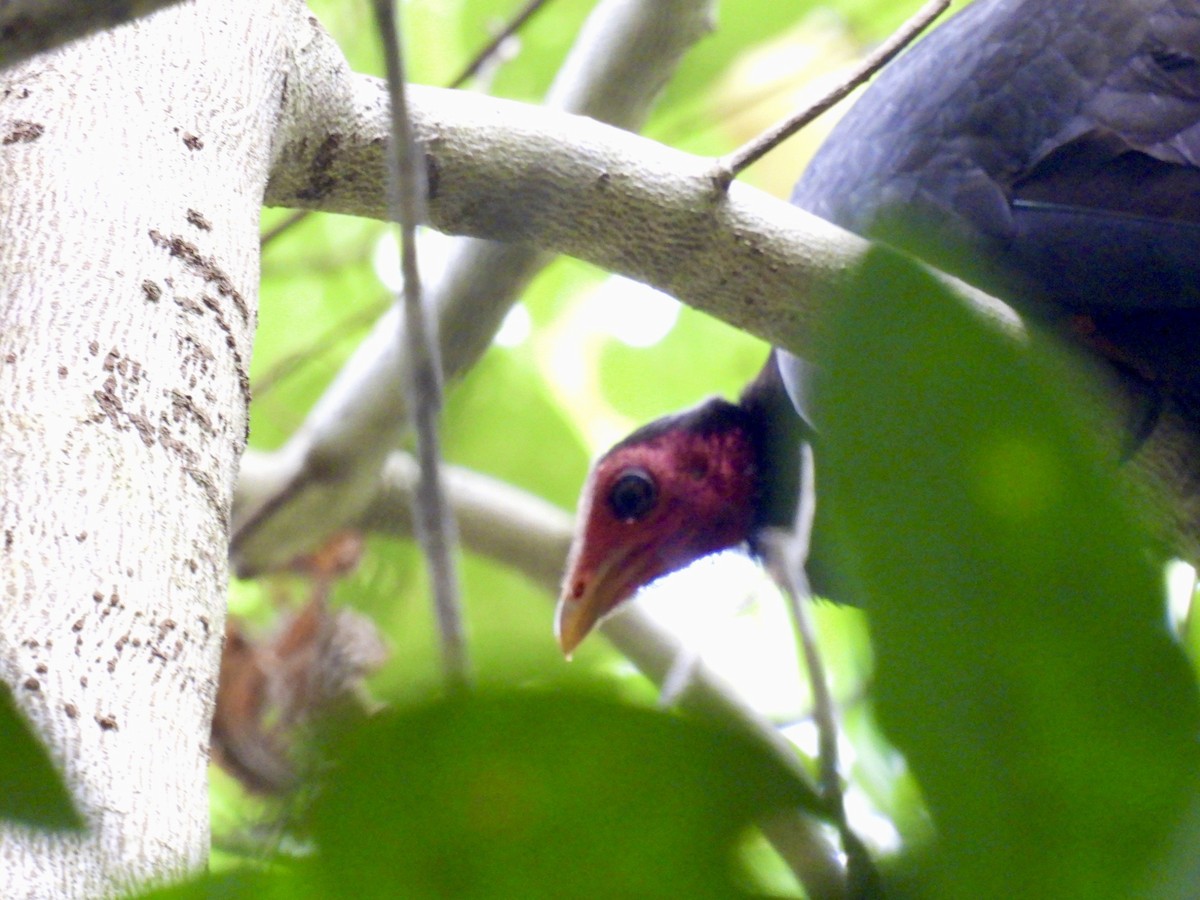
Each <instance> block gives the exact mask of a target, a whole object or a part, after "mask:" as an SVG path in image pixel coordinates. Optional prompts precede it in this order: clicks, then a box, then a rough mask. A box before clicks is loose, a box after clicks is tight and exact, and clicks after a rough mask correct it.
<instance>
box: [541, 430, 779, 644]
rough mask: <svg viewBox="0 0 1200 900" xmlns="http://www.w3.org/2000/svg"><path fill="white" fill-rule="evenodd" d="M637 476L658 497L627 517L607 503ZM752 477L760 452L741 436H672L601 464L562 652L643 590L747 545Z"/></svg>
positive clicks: (565, 600) (589, 488)
mask: <svg viewBox="0 0 1200 900" xmlns="http://www.w3.org/2000/svg"><path fill="white" fill-rule="evenodd" d="M631 471H640V472H644V473H645V474H646V475H647V476H649V478H650V480H651V482H652V483H653V485H654V490H655V499H654V502H653V504H652V505H651V506H650V508H649V509H648V510H647V511H646V512H645V513H644V514H643V515H640V516H638V517H636V518H621V517H619V516H618V514H617V512H616V510H615V509H614V507H613V504H612V503H611V502H610V497H611V494H612V490H613V487H614V485H616V484H617V482H618V481H619V480H620V479H621V478H622V477H623V476H625V475H627V474H628V473H630V472H631ZM755 478H756V472H755V456H754V450H753V448H752V447H751V445H750V441H749V439H748V437H747V435H746V433H745V432H744V431H743V430H741V429H740V428H731V429H728V430H724V431H709V432H697V431H693V430H689V429H686V428H682V427H681V428H672V429H667V430H664V431H661V432H659V433H657V434H655V435H653V437H651V438H649V439H648V440H646V441H642V442H638V443H632V444H622V445H618V446H617V447H616V448H614V449H613V450H611V451H609V453H608V454H606V455H605V456H603V457H601V458H600V459H599V460H598V461H597V463H596V465H595V466H594V468H593V469H592V473H591V475H590V477H589V478H588V480H587V483H586V484H585V485H584V488H583V494H582V496H581V498H580V502H579V513H578V515H579V520H578V521H579V525H578V530H577V531H576V533H575V540H574V542H573V543H572V545H571V553H570V556H569V558H568V561H567V575H566V579H565V580H564V582H563V589H562V593H561V595H560V598H559V604H558V610H557V613H556V616H555V631H556V633H557V635H558V641H559V644H560V646H561V647H562V649H563V652H564V653H565V654H567V655H568V656H569V655H570V654H571V652H572V651H573V650H574V649H575V647H576V646H578V645H579V643H580V641H582V640H583V639H584V637H586V636H587V634H588V633H589V632H590V631H591V630H592V628H593V627H594V626H595V625H596V623H597V622H599V621H600V620H601V619H602V618H604V616H606V615H608V614H609V613H611V612H612V611H613V610H614V609H616V608H617V607H618V606H619V605H620V604H621V603H622V602H624V601H625V600H627V599H629V598H630V597H631V596H633V594H634V593H635V592H636V591H637V590H638V589H639V588H641V587H643V586H645V585H647V584H649V583H650V582H652V581H654V580H655V579H656V578H659V577H661V576H663V575H666V574H668V573H670V572H674V571H676V570H678V569H682V568H683V567H684V566H686V565H688V564H689V563H691V562H693V561H695V560H697V559H699V558H701V557H702V556H707V555H708V554H710V553H715V552H717V551H718V550H724V549H727V548H729V547H735V546H737V545H738V544H740V543H742V542H743V541H745V540H747V538H748V537H749V530H750V523H751V521H752V518H753V508H752V500H753V496H754V490H755Z"/></svg>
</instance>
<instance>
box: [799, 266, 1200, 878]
mask: <svg viewBox="0 0 1200 900" xmlns="http://www.w3.org/2000/svg"><path fill="white" fill-rule="evenodd" d="M830 338H831V340H830V343H829V351H828V357H827V359H826V360H825V363H824V364H825V366H826V367H827V373H828V376H827V383H826V384H825V385H824V389H823V393H822V394H821V415H822V419H821V421H822V423H823V425H824V428H825V431H824V434H823V442H822V444H821V447H820V453H819V464H820V465H822V466H823V468H822V472H824V473H827V474H826V477H825V479H824V482H823V486H824V490H825V492H826V493H824V494H823V495H822V497H823V499H826V500H827V501H828V503H829V504H830V505H831V506H832V508H833V511H834V516H835V520H836V523H837V526H838V533H839V538H840V543H841V547H842V551H843V554H842V555H843V560H842V562H843V564H844V565H845V566H846V567H848V568H849V569H850V571H851V572H852V574H853V576H854V577H855V578H856V580H857V582H858V586H859V589H860V591H861V593H862V595H863V596H864V598H865V604H866V609H867V613H868V618H869V620H870V623H871V633H872V639H873V644H874V647H875V653H876V676H875V684H876V691H875V701H876V703H877V705H878V709H879V716H880V719H881V721H882V724H883V725H884V727H885V729H886V731H887V733H888V735H889V736H890V737H891V738H892V740H893V741H894V742H895V743H896V745H897V746H898V747H899V748H900V749H901V750H902V751H903V752H904V753H905V754H906V756H907V758H908V761H909V764H910V765H911V766H912V768H913V771H914V773H915V774H916V776H917V779H918V781H919V782H920V784H921V786H922V788H923V790H924V793H925V797H926V799H927V801H928V804H929V808H930V811H931V813H932V815H933V818H934V823H935V826H936V828H937V829H938V834H939V839H938V843H937V852H936V855H935V861H936V862H935V868H934V870H933V876H934V877H933V880H932V881H931V882H930V883H929V884H928V885H927V888H928V889H929V890H930V892H931V893H932V894H933V895H935V896H943V897H974V898H984V897H1032V896H1054V897H1058V898H1069V897H1079V898H1101V897H1114V898H1118V897H1130V896H1135V895H1137V894H1138V893H1139V891H1141V890H1145V889H1146V888H1147V887H1150V888H1151V893H1152V895H1156V896H1163V895H1165V894H1164V888H1165V886H1164V885H1163V884H1161V883H1159V882H1156V881H1155V872H1156V868H1157V867H1159V866H1161V864H1162V863H1163V861H1164V856H1165V854H1166V852H1167V850H1168V848H1170V847H1171V844H1172V838H1173V836H1174V835H1175V832H1176V829H1177V828H1178V826H1179V823H1180V821H1181V819H1182V817H1183V815H1184V814H1185V813H1186V812H1187V810H1188V809H1189V807H1190V806H1191V804H1192V803H1194V801H1195V798H1196V796H1197V795H1196V787H1197V782H1196V779H1197V774H1198V772H1200V747H1198V745H1197V743H1196V735H1197V726H1198V725H1200V706H1198V704H1197V692H1196V687H1195V683H1194V677H1193V675H1192V673H1191V672H1190V671H1189V669H1188V665H1187V661H1186V658H1185V656H1184V654H1183V652H1182V650H1181V648H1180V646H1179V645H1178V643H1177V642H1176V641H1175V640H1174V639H1173V637H1172V635H1171V634H1170V633H1169V632H1168V629H1167V625H1166V620H1165V616H1164V598H1163V588H1162V575H1161V569H1160V568H1159V567H1157V566H1155V565H1154V564H1153V562H1152V559H1151V556H1150V555H1149V554H1148V553H1147V552H1146V550H1145V549H1144V548H1146V547H1147V546H1149V545H1150V541H1149V540H1148V538H1147V537H1146V535H1145V534H1144V533H1143V531H1142V530H1141V528H1140V527H1139V523H1138V520H1137V519H1136V517H1135V516H1134V515H1133V514H1132V513H1131V511H1130V510H1129V509H1128V508H1126V506H1125V504H1123V503H1122V502H1121V496H1120V491H1119V490H1118V489H1117V486H1116V481H1115V477H1114V476H1115V472H1114V469H1115V466H1116V461H1115V460H1106V459H1105V458H1104V457H1103V456H1102V455H1101V454H1100V452H1099V451H1098V450H1097V449H1096V447H1095V444H1094V440H1092V438H1093V434H1092V433H1091V432H1089V431H1088V429H1087V428H1086V427H1085V426H1084V424H1083V421H1082V419H1081V417H1080V416H1079V414H1078V410H1077V409H1075V408H1073V407H1072V405H1071V404H1072V401H1073V400H1074V401H1076V402H1077V401H1078V397H1079V392H1072V391H1070V390H1066V391H1064V390H1063V388H1064V387H1066V388H1068V389H1069V388H1071V387H1073V386H1074V387H1077V386H1078V385H1079V384H1080V381H1079V375H1078V373H1075V372H1072V371H1070V370H1069V369H1068V368H1067V366H1066V364H1065V362H1064V361H1063V360H1062V359H1059V358H1058V357H1057V356H1055V355H1053V354H1050V353H1049V352H1048V349H1047V348H1046V347H1044V346H1043V345H1042V344H1041V343H1040V342H1037V341H1035V342H1033V344H1032V346H1030V347H1028V348H1020V347H1018V346H1017V344H1016V343H1015V342H1013V341H1011V340H1010V339H1008V338H1007V337H1006V336H1004V335H1002V334H1000V333H999V332H998V330H997V329H996V328H995V326H994V325H992V324H990V323H985V322H983V321H982V320H981V319H980V318H979V317H977V316H975V315H973V314H972V313H970V312H968V311H967V310H965V309H964V308H962V307H961V306H960V305H958V304H957V303H956V302H955V301H954V300H953V299H952V298H951V297H950V296H949V294H948V293H947V292H946V291H945V289H943V288H942V287H940V286H939V285H938V284H937V283H936V282H935V281H934V280H933V279H932V278H931V277H929V276H928V275H926V274H925V273H923V272H922V271H920V270H918V269H917V268H916V267H914V266H913V265H912V264H911V263H909V262H906V261H904V260H901V259H899V258H898V257H896V256H894V255H891V254H888V253H885V252H882V251H878V252H875V253H873V254H871V256H870V257H869V258H868V260H867V261H866V263H865V264H864V266H863V268H862V270H861V272H860V273H859V274H858V277H857V280H856V283H855V285H854V286H853V288H851V289H850V290H848V291H847V293H846V295H845V296H844V297H842V298H840V304H839V309H838V312H837V314H836V316H835V321H834V322H833V324H832V327H831V329H830Z"/></svg>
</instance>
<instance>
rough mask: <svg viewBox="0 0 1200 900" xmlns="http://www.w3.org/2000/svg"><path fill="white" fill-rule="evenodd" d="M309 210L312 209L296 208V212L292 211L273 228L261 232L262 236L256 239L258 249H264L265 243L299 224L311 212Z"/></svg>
mask: <svg viewBox="0 0 1200 900" xmlns="http://www.w3.org/2000/svg"><path fill="white" fill-rule="evenodd" d="M311 212H312V210H309V209H299V210H296V212H294V213H292V214H291V215H290V216H288V217H287V218H286V219H284V220H283V221H282V222H280V223H279V224H278V225H276V226H275V227H274V228H271V229H269V230H267V231H264V232H263V233H262V237H260V238H259V239H258V246H259V249H260V250H262V249H266V246H267V244H269V243H271V242H272V241H274V240H275V239H276V238H277V237H279V236H280V235H281V234H285V233H286V232H289V231H291V230H292V229H293V228H295V227H296V226H297V225H299V224H300V223H301V222H303V221H304V220H305V219H307V218H308V216H309V213H311Z"/></svg>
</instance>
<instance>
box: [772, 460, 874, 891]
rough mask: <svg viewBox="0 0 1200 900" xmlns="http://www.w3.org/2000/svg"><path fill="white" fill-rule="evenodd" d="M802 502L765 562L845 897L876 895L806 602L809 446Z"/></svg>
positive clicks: (812, 489)
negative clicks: (782, 601)
mask: <svg viewBox="0 0 1200 900" xmlns="http://www.w3.org/2000/svg"><path fill="white" fill-rule="evenodd" d="M799 452H800V484H801V491H800V503H799V506H798V507H797V510H796V518H795V521H794V522H793V524H792V529H791V532H790V533H787V532H784V531H776V532H774V533H771V534H769V535H768V536H767V537H768V539H767V540H766V541H765V542H764V547H765V550H766V553H765V556H764V559H765V561H766V563H767V566H768V569H769V570H770V572H771V575H772V577H773V578H774V580H775V583H776V584H778V585H779V588H780V590H782V591H783V594H784V597H786V598H787V602H788V608H789V610H790V611H791V614H792V621H793V622H794V623H795V627H796V636H797V639H798V640H799V643H800V652H801V655H802V656H803V657H804V664H805V669H806V671H807V673H808V684H809V691H810V692H811V694H812V718H813V722H814V723H815V724H816V726H817V764H818V776H817V785H818V789H819V790H820V793H821V799H822V800H824V801H825V804H826V807H827V810H828V813H829V815H830V818H831V820H832V821H833V823H834V825H835V826H836V827H837V830H838V834H839V836H840V837H841V840H842V850H843V851H844V852H845V854H846V873H847V881H848V885H849V891H848V893H849V896H851V897H863V896H876V895H877V894H878V890H877V889H878V886H879V876H878V873H877V872H876V870H875V865H874V863H873V862H872V860H871V856H870V853H869V851H868V850H867V848H866V847H865V846H864V845H863V843H862V841H861V840H860V839H859V837H858V835H857V834H855V832H854V830H853V829H852V828H851V827H850V823H849V821H848V820H847V819H846V804H845V797H844V795H843V793H842V781H841V773H840V765H839V762H838V725H837V713H836V710H835V704H834V700H833V694H832V692H831V691H830V690H829V681H828V679H827V678H826V677H825V664H824V661H823V660H822V658H821V650H820V647H819V646H818V643H817V636H816V630H815V629H814V627H813V622H812V617H811V616H810V615H809V610H808V606H807V602H806V600H804V599H802V598H807V597H808V596H810V594H811V592H810V591H809V589H808V584H807V578H806V576H805V569H804V567H805V563H806V562H807V561H808V552H809V547H810V545H811V543H812V528H813V520H814V518H815V515H816V496H817V495H816V483H815V475H816V470H815V467H814V465H813V455H812V448H811V447H810V446H809V445H808V444H804V445H802V446H801V447H800V450H799Z"/></svg>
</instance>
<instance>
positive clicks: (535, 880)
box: [314, 694, 805, 898]
mask: <svg viewBox="0 0 1200 900" xmlns="http://www.w3.org/2000/svg"><path fill="white" fill-rule="evenodd" d="M338 759H339V762H338V771H337V772H336V773H335V774H334V776H333V778H332V780H331V782H330V783H329V785H328V786H327V787H326V788H325V789H324V790H323V791H322V793H321V796H320V798H319V800H318V803H317V808H316V811H315V822H314V826H315V833H316V835H317V841H318V845H319V848H320V849H319V852H318V864H317V868H318V869H319V870H320V872H321V877H322V879H323V881H322V884H323V887H324V890H325V891H326V894H327V896H365V897H391V896H406V897H413V898H418V897H462V898H467V897H551V896H554V897H588V896H596V895H597V893H599V894H603V895H607V896H643V897H667V896H687V897H708V896H712V897H728V896H732V895H733V893H734V891H733V885H732V883H731V882H730V880H729V874H728V871H727V870H728V863H729V855H730V848H731V844H732V841H733V839H734V837H735V836H736V835H737V833H738V832H739V830H740V829H741V828H742V827H744V826H745V825H746V824H748V823H749V821H750V820H751V819H752V818H753V817H754V816H756V815H762V814H764V813H766V812H769V811H774V810H780V809H784V808H787V807H789V806H794V805H796V804H799V803H800V802H802V800H803V798H804V796H805V794H804V792H803V791H802V790H801V788H800V786H799V785H797V784H795V783H794V781H793V779H792V778H791V777H790V776H789V774H788V773H787V771H786V770H784V769H783V767H782V765H781V764H780V763H779V762H777V761H776V760H775V758H774V757H772V756H770V755H769V754H768V753H767V752H766V751H764V750H763V749H762V748H761V747H758V746H755V745H753V744H750V743H748V742H746V741H744V740H741V739H738V738H736V737H733V736H732V735H730V734H727V733H725V732H721V731H717V730H714V729H713V728H711V727H707V726H703V725H699V724H696V723H694V722H689V721H687V720H683V719H678V718H674V717H670V716H665V715H663V714H661V713H654V712H650V711H646V710H639V709H636V708H633V707H628V706H624V705H619V704H614V703H611V702H607V701H601V700H597V699H594V698H590V697H588V696H586V695H566V694H554V695H550V694H547V695H542V696H538V695H525V696H522V695H508V696H503V695H501V696H494V697H489V696H483V697H476V698H473V699H455V700H451V701H448V702H445V703H440V704H436V705H434V706H431V707H427V708H425V709H420V710H416V711H414V712H411V713H407V714H398V715H394V716H388V717H384V718H381V719H379V720H377V721H375V722H372V723H371V724H370V725H369V726H368V727H367V728H365V729H363V730H362V731H361V732H358V733H356V734H353V735H351V736H350V737H349V739H348V740H347V741H346V743H345V745H344V749H343V750H342V751H341V752H340V753H339V754H338ZM348 823H362V825H361V826H360V827H359V828H357V829H356V828H352V827H348Z"/></svg>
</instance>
